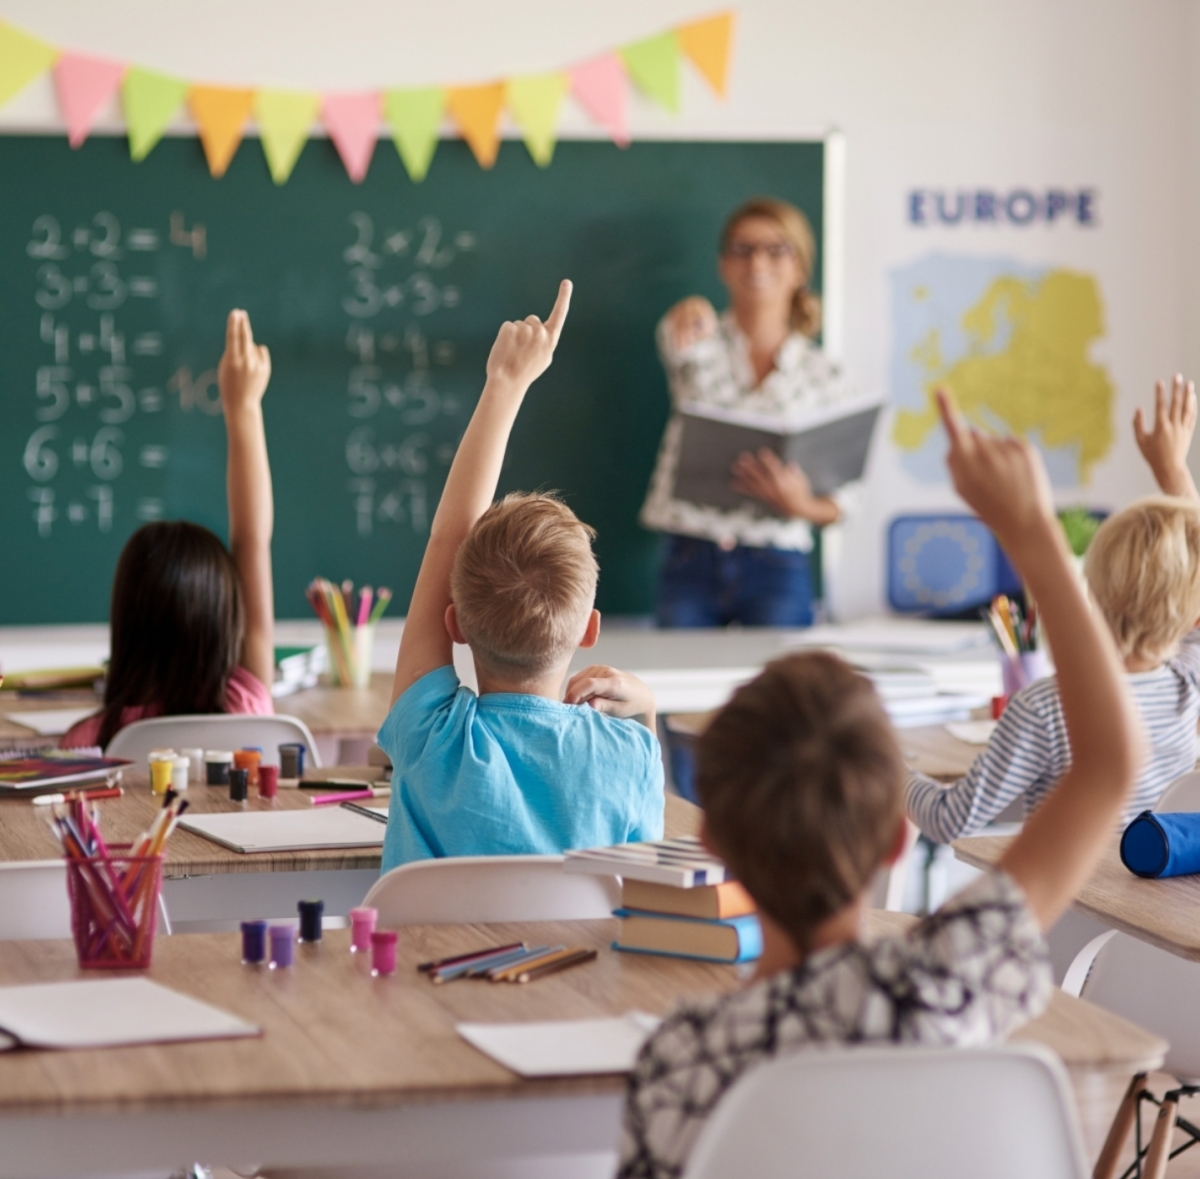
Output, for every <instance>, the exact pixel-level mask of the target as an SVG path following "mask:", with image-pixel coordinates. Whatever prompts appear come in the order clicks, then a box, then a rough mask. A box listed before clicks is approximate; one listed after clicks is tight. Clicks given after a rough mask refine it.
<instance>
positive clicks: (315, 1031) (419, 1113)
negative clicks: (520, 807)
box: [0, 914, 1165, 1179]
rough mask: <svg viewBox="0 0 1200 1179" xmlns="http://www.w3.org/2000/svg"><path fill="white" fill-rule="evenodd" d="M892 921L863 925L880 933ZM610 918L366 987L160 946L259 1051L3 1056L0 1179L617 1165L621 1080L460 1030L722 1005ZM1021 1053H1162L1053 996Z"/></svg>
mask: <svg viewBox="0 0 1200 1179" xmlns="http://www.w3.org/2000/svg"><path fill="white" fill-rule="evenodd" d="M894 918H895V915H891V916H890V917H883V918H882V919H880V918H879V917H878V915H876V914H871V916H870V924H871V925H872V926H874V927H875V928H876V929H879V928H891V925H885V926H882V927H881V926H878V925H877V924H876V923H877V921H879V920H882V921H883V922H889V921H892V920H894ZM615 928H616V922H615V921H586V922H585V921H579V922H545V923H537V924H520V925H517V924H514V925H493V926H463V925H440V926H411V927H408V928H406V929H404V930H402V931H401V937H400V952H399V969H398V972H397V973H396V975H394V976H393V977H390V978H378V979H372V978H371V977H370V976H369V964H368V963H367V962H365V961H363V960H362V959H363V958H364V957H365V956H364V955H355V956H351V955H350V954H349V953H347V944H348V935H347V933H346V932H345V931H331V932H327V933H326V935H325V939H324V941H323V942H321V943H320V944H319V945H313V946H305V945H301V946H300V947H298V950H297V954H296V965H295V966H294V967H292V968H290V969H288V970H282V971H280V970H277V971H269V970H265V969H260V968H247V967H243V966H242V965H241V964H240V961H239V958H240V949H239V944H240V943H239V939H238V937H237V936H236V935H232V934H204V935H190V936H181V937H173V938H160V939H159V941H158V943H157V945H156V946H155V950H154V963H153V966H152V967H151V969H150V971H149V972H148V974H149V977H150V978H151V979H152V980H154V981H155V982H158V983H161V984H163V985H165V986H168V987H172V988H174V989H176V990H178V991H181V992H183V993H185V994H192V995H196V996H199V997H203V999H204V1000H205V1001H206V1002H208V1003H211V1004H213V1005H215V1006H217V1007H219V1008H221V1009H222V1010H224V1011H226V1012H228V1013H230V1014H231V1015H233V1016H236V1017H240V1018H241V1019H244V1020H246V1021H247V1022H249V1023H252V1024H255V1025H258V1026H261V1027H262V1028H263V1029H264V1035H263V1036H262V1038H261V1039H255V1040H223V1041H212V1042H208V1043H188V1044H172V1045H160V1046H154V1047H143V1048H136V1049H132V1048H127V1049H96V1050H92V1051H88V1052H87V1053H79V1052H72V1051H62V1052H55V1053H45V1052H23V1053H19V1054H13V1055H8V1056H3V1055H0V1141H3V1143H4V1150H3V1152H0V1176H3V1177H4V1179H32V1177H34V1176H37V1177H39V1179H44V1177H46V1176H50V1175H62V1174H81V1175H82V1174H89V1173H90V1174H94V1175H99V1174H103V1173H109V1174H112V1173H120V1172H126V1171H137V1170H145V1171H150V1170H156V1169H157V1170H162V1171H163V1172H164V1173H166V1172H169V1171H171V1170H173V1169H175V1168H177V1167H179V1166H180V1165H181V1164H185V1163H187V1162H188V1161H190V1160H191V1159H193V1158H203V1159H205V1160H206V1161H208V1162H211V1163H218V1162H230V1163H235V1164H236V1163H237V1161H238V1160H249V1159H253V1160H255V1161H257V1162H259V1163H261V1164H263V1165H264V1166H267V1167H276V1168H282V1167H288V1166H297V1167H298V1166H309V1167H322V1166H324V1167H345V1168H352V1167H355V1166H359V1167H366V1166H389V1165H390V1166H394V1165H396V1161H397V1160H398V1159H401V1158H402V1159H403V1160H404V1165H405V1168H406V1171H411V1172H412V1173H422V1172H425V1171H429V1170H434V1169H436V1170H437V1171H438V1172H439V1173H445V1174H456V1173H474V1172H473V1171H472V1164H475V1165H479V1164H483V1163H490V1164H491V1165H492V1166H494V1167H495V1168H496V1169H500V1170H504V1169H506V1165H507V1167H511V1168H512V1171H513V1173H520V1169H521V1168H522V1166H524V1167H525V1168H526V1169H528V1168H529V1166H530V1164H533V1163H536V1162H541V1163H543V1164H545V1165H550V1164H551V1163H553V1165H556V1166H558V1167H559V1168H560V1169H561V1170H563V1171H564V1172H565V1171H569V1170H570V1169H571V1164H572V1162H573V1161H575V1160H580V1159H581V1158H583V1157H585V1156H590V1160H591V1161H592V1162H593V1163H595V1161H596V1160H597V1157H598V1156H603V1155H605V1154H608V1153H609V1152H612V1151H613V1150H614V1149H615V1146H616V1142H617V1134H618V1125H619V1119H620V1109H621V1100H622V1093H623V1087H624V1083H623V1079H622V1078H621V1077H620V1076H619V1075H612V1074H609V1075H605V1076H586V1077H574V1078H557V1079H545V1080H522V1079H520V1078H518V1077H517V1076H516V1075H515V1074H513V1073H511V1072H509V1071H508V1070H507V1069H505V1068H503V1067H502V1066H501V1065H499V1064H497V1063H495V1062H494V1061H492V1060H491V1059H490V1058H488V1057H487V1056H484V1055H483V1054H482V1053H480V1052H477V1051H476V1050H475V1049H473V1048H471V1047H470V1046H469V1045H468V1044H467V1043H466V1042H465V1041H463V1040H462V1039H461V1038H460V1037H459V1036H458V1035H457V1034H456V1031H455V1026H456V1024H458V1023H460V1022H465V1021H469V1022H488V1023H493V1022H509V1021H518V1020H519V1021H527V1020H533V1019H539V1020H545V1019H585V1018H586V1019H592V1018H599V1017H605V1016H612V1015H617V1014H621V1013H624V1012H626V1011H629V1010H642V1011H646V1012H649V1013H650V1014H654V1015H661V1014H663V1013H665V1012H666V1011H667V1010H668V1009H669V1008H670V1007H671V1006H672V1004H673V1003H674V1001H675V1000H676V999H677V998H679V997H686V996H697V995H702V994H707V993H712V992H714V991H727V990H730V989H732V988H733V987H734V986H736V985H737V975H736V973H735V971H734V970H733V969H732V968H729V967H723V966H715V965H710V964H706V963H698V962H688V961H682V960H679V959H671V958H655V957H645V956H642V955H632V954H617V953H614V952H612V951H610V950H609V949H608V944H609V942H610V941H611V940H612V937H613V933H614V931H615ZM530 939H538V940H539V941H551V942H564V943H566V944H569V945H582V946H588V947H591V948H594V949H596V950H598V951H599V956H598V958H597V959H596V960H595V961H593V962H590V963H588V964H587V965H584V966H580V967H577V968H575V969H573V970H566V971H563V972H561V973H558V974H555V975H552V976H550V977H548V978H544V979H541V980H539V981H537V982H536V983H530V984H528V985H526V986H521V985H508V984H495V985H492V984H488V983H483V982H462V983H450V984H446V985H444V986H440V987H438V986H434V985H432V984H431V983H429V982H428V981H427V980H426V979H425V978H423V977H422V976H420V975H418V974H417V972H416V965H417V963H419V962H421V961H426V960H429V959H436V958H443V957H447V956H450V955H452V954H455V953H461V952H463V951H465V950H470V949H475V948H477V947H479V946H481V945H488V944H503V943H506V942H509V941H515V940H530ZM78 974H79V972H78V969H77V967H76V964H75V952H74V949H73V947H72V945H71V944H70V943H69V942H12V943H7V944H6V945H5V947H4V953H3V955H0V985H14V984H20V983H32V982H48V981H53V980H57V979H72V978H76V977H78ZM1024 1036H1025V1037H1026V1038H1030V1039H1036V1040H1038V1041H1039V1042H1042V1043H1045V1044H1048V1045H1049V1046H1051V1047H1053V1048H1055V1050H1057V1051H1059V1052H1060V1054H1061V1055H1062V1056H1063V1058H1064V1061H1065V1062H1066V1064H1067V1065H1068V1067H1069V1068H1070V1069H1071V1071H1072V1076H1073V1077H1074V1078H1076V1080H1077V1082H1080V1083H1082V1082H1083V1081H1086V1080H1088V1079H1089V1078H1094V1077H1095V1076H1097V1075H1110V1074H1112V1075H1116V1076H1124V1077H1128V1075H1129V1074H1130V1073H1131V1072H1133V1071H1134V1070H1135V1069H1143V1068H1149V1067H1154V1066H1155V1065H1156V1064H1157V1063H1158V1062H1160V1061H1161V1058H1162V1055H1163V1052H1164V1051H1165V1045H1164V1044H1163V1042H1162V1041H1161V1040H1159V1039H1158V1038H1157V1037H1154V1036H1150V1035H1148V1034H1147V1033H1144V1032H1141V1031H1140V1030H1139V1029H1137V1028H1135V1027H1134V1026H1133V1025H1131V1024H1128V1023H1126V1022H1125V1021H1124V1020H1120V1019H1118V1018H1117V1017H1116V1016H1113V1015H1111V1014H1109V1013H1107V1012H1103V1011H1101V1010H1100V1009H1098V1008H1095V1007H1093V1006H1091V1005H1090V1004H1087V1003H1084V1002H1082V1001H1080V1000H1073V999H1070V998H1068V997H1066V996H1062V995H1056V996H1055V999H1054V1001H1053V1002H1052V1004H1051V1007H1050V1010H1049V1011H1048V1012H1047V1014H1046V1015H1044V1016H1043V1017H1042V1018H1041V1019H1040V1020H1038V1021H1036V1022H1035V1023H1034V1024H1031V1025H1030V1026H1029V1027H1028V1028H1026V1029H1025V1031H1024Z"/></svg>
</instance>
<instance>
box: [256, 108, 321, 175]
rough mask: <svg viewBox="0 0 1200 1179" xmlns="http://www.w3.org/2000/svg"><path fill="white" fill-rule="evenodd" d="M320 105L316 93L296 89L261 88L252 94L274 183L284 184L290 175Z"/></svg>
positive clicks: (263, 147) (260, 134)
mask: <svg viewBox="0 0 1200 1179" xmlns="http://www.w3.org/2000/svg"><path fill="white" fill-rule="evenodd" d="M320 106H321V100H320V98H319V97H318V96H317V95H315V94H302V93H300V92H298V91H295V90H260V91H259V92H258V93H257V94H256V95H255V96H254V118H255V120H256V121H257V122H258V134H259V137H260V138H261V139H262V149H263V155H265V156H266V157H267V167H268V168H269V169H270V171H271V179H272V180H274V181H275V183H276V184H283V183H284V182H285V181H286V180H287V178H288V177H289V176H290V175H291V174H292V169H293V168H294V167H295V166H296V161H297V160H298V159H299V158H300V152H301V151H302V150H303V148H304V145H305V144H306V143H307V142H308V132H309V129H310V128H311V127H312V125H313V120H314V119H315V118H316V117H317V111H318V110H319V109H320Z"/></svg>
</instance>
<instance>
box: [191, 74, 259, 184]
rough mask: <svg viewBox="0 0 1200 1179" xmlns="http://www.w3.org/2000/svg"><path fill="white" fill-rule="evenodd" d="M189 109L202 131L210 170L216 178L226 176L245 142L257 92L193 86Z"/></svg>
mask: <svg viewBox="0 0 1200 1179" xmlns="http://www.w3.org/2000/svg"><path fill="white" fill-rule="evenodd" d="M188 106H189V107H191V109H192V118H194V119H195V120H196V126H197V127H198V128H199V129H200V142H201V143H203V144H204V155H205V157H206V158H207V159H208V170H209V171H210V172H211V173H212V174H213V176H214V177H218V178H219V177H221V176H224V175H225V169H226V168H228V167H229V162H230V161H231V160H232V159H233V156H234V153H235V152H236V151H237V149H238V144H240V143H241V142H242V132H243V130H244V128H245V126H246V120H247V119H248V118H249V117H250V112H251V110H252V109H253V108H254V91H253V90H232V89H229V88H228V87H225V86H193V87H192V88H191V89H190V90H189V91H188Z"/></svg>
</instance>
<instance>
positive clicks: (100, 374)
mask: <svg viewBox="0 0 1200 1179" xmlns="http://www.w3.org/2000/svg"><path fill="white" fill-rule="evenodd" d="M0 177H3V183H2V184H0V260H2V263H0V265H2V269H0V276H2V277H0V422H2V423H3V429H2V430H0V531H2V534H3V537H4V549H5V555H4V561H3V570H4V572H3V576H0V625H14V624H24V623H55V622H95V621H102V620H104V619H105V618H106V617H107V614H108V594H109V586H110V582H111V578H112V571H113V567H114V565H115V562H116V558H117V555H118V553H119V551H120V548H121V546H122V544H123V543H124V541H125V539H126V538H127V537H128V536H129V534H130V533H131V532H132V531H133V530H134V529H135V528H137V527H138V526H139V525H140V524H141V523H142V522H143V521H145V520H151V519H157V518H186V519H190V520H195V521H197V522H198V523H201V524H204V525H207V526H208V527H210V528H212V529H214V530H215V531H216V532H218V533H219V534H221V535H222V536H225V535H226V533H227V529H226V517H225V492H224V469H225V437H224V427H223V425H222V421H221V416H220V406H219V402H218V400H217V390H216V364H217V360H218V359H219V357H220V353H221V349H222V346H223V340H224V320H225V315H226V313H227V312H228V310H229V309H230V308H231V307H235V306H240V307H245V308H246V309H247V310H248V311H249V312H250V315H251V318H252V321H253V324H254V328H255V333H256V336H257V337H258V339H259V340H260V341H262V342H265V343H266V344H268V345H269V346H270V348H271V353H272V360H273V369H274V375H273V377H272V380H271V386H270V389H269V390H268V393H267V398H266V402H265V416H266V424H267V436H268V444H269V447H270V454H271V466H272V474H273V478H274V487H275V505H276V526H275V539H274V562H275V586H276V612H277V614H278V616H279V617H282V618H289V617H305V616H307V614H308V608H307V605H306V603H305V601H304V597H303V589H304V586H305V585H306V584H307V582H308V581H309V580H310V579H311V578H312V577H313V576H315V575H322V576H326V577H329V578H332V579H333V580H335V581H341V580H342V579H344V578H352V579H354V580H355V581H356V582H359V583H370V584H373V585H377V586H378V585H390V586H392V587H393V588H394V590H395V592H396V595H397V605H396V607H395V608H394V609H395V610H396V611H398V612H402V611H403V610H404V609H405V608H406V605H407V601H408V597H409V595H410V593H411V590H412V584H413V581H414V579H415V577H416V571H417V568H418V566H419V563H420V558H421V554H422V552H423V549H424V543H425V538H426V536H427V534H428V524H429V520H430V518H431V516H432V513H433V510H434V508H435V507H436V504H437V499H438V496H439V494H440V491H441V487H442V484H443V482H444V479H445V473H446V470H447V467H448V465H449V461H450V459H451V457H452V455H453V452H454V447H455V444H456V442H457V440H458V438H459V437H460V435H461V433H462V431H463V429H464V428H465V425H466V422H467V420H468V418H469V415H470V412H471V409H472V407H473V405H474V403H475V400H476V398H477V397H478V393H479V390H480V388H481V385H482V380H483V370H484V362H485V359H486V357H487V352H488V349H489V347H490V345H491V342H492V339H493V338H494V336H495V332H496V329H497V327H498V325H499V323H500V321H501V320H503V319H508V318H515V317H521V316H525V315H528V314H530V313H535V314H538V315H542V316H544V315H545V314H546V313H547V312H548V311H549V309H550V306H551V303H552V301H553V298H554V294H555V290H556V287H557V283H558V280H559V279H560V278H562V277H569V278H572V279H573V280H574V281H575V297H574V302H573V304H572V309H571V318H570V320H569V322H568V324H567V328H566V331H565V333H564V335H563V338H562V341H561V344H560V346H559V349H558V354H557V356H556V358H555V361H554V365H553V367H552V368H551V370H550V371H549V372H548V373H547V374H546V375H545V376H544V377H542V378H541V380H539V381H538V383H537V385H535V386H534V388H533V390H532V391H531V393H530V396H529V398H528V399H527V401H526V405H525V409H524V410H523V412H522V416H521V418H520V420H519V421H518V424H517V427H516V431H515V433H514V436H513V441H512V445H511V448H510V451H509V456H508V459H507V462H506V464H505V468H504V474H503V480H502V487H501V490H502V491H503V490H511V489H514V488H525V489H529V488H556V489H558V490H559V491H561V492H562V494H563V495H564V496H565V497H566V499H567V501H568V502H569V503H570V504H571V506H572V507H573V508H574V509H575V511H576V512H578V514H579V515H580V516H581V517H582V518H583V519H584V520H586V521H588V522H589V523H590V524H592V525H593V526H594V527H595V528H596V529H597V532H598V539H597V542H596V547H597V553H598V556H599V559H600V566H601V579H600V591H599V603H598V604H599V606H600V608H601V609H602V610H605V611H608V612H610V613H616V614H639V613H648V612H649V611H650V610H651V609H652V604H653V594H654V570H655V565H656V560H657V544H658V542H657V538H656V537H655V536H654V535H653V534H651V533H648V532H646V531H644V530H643V529H641V528H640V527H639V525H638V523H637V512H638V508H639V507H640V505H641V501H642V498H643V496H644V494H645V489H646V484H647V481H648V479H649V475H650V472H651V469H652V467H653V462H654V456H655V453H656V449H657V446H658V441H659V437H660V434H661V431H662V428H663V425H664V423H665V420H666V415H667V405H668V403H667V393H666V382H665V380H664V377H663V373H662V369H661V367H660V365H659V363H658V359H657V356H656V354H655V348H654V339H653V336H654V327H655V324H656V322H657V320H658V318H659V317H660V316H661V315H662V313H663V312H664V311H665V310H666V309H667V307H669V306H670V305H671V303H673V302H674V301H675V300H677V299H679V298H681V297H683V296H684V295H687V294H693V293H701V294H705V295H707V296H708V297H710V298H712V299H713V300H714V302H716V303H717V305H718V306H720V305H721V296H722V294H723V292H722V290H721V287H720V284H719V281H718V279H717V275H716V265H715V261H716V240H717V235H718V233H719V230H720V226H721V224H722V222H723V220H724V218H725V216H726V215H727V213H728V212H729V211H730V210H731V209H732V208H733V207H734V206H736V205H737V204H738V203H739V202H741V201H743V200H745V199H747V198H748V197H751V196H754V195H760V194H770V195H774V196H780V197H784V198H786V199H788V200H791V201H793V202H795V203H796V204H798V205H799V206H800V207H801V208H802V209H804V211H805V212H806V213H807V214H808V216H809V218H810V219H811V220H812V222H813V228H814V230H815V232H816V235H817V240H818V241H820V240H821V233H822V207H821V201H822V184H823V145H822V144H821V143H820V142H799V143H797V142H789V143H781V142H754V143H731V142H661V141H659V142H643V143H636V144H634V145H632V146H631V147H629V148H626V149H624V150H622V149H619V148H617V147H615V146H614V145H612V144H609V143H604V142H597V141H570V142H562V143H560V144H559V145H558V149H557V151H556V153H555V156H554V161H553V163H552V164H551V165H550V167H548V168H546V169H539V168H537V167H536V166H535V165H534V164H533V163H532V161H531V160H530V159H529V157H528V154H527V153H526V151H525V149H524V148H523V147H522V146H521V145H520V144H519V143H515V142H506V143H505V144H504V146H503V148H502V150H501V152H500V156H499V160H498V161H497V163H496V166H495V167H494V168H493V169H492V170H491V171H487V172H485V171H483V170H481V169H480V168H479V166H478V165H477V164H476V163H475V161H474V159H473V158H472V157H471V155H470V153H469V151H468V149H467V147H466V146H465V144H463V143H462V142H461V141H457V140H451V141H446V142H443V143H442V144H441V145H440V146H439V148H438V151H437V155H436V156H435V159H434V163H433V167H432V169H431V171H430V173H429V175H428V177H427V178H426V180H425V181H424V182H423V183H421V184H413V183H412V182H411V181H409V180H408V178H407V177H406V175H405V174H404V171H403V168H402V166H401V163H400V160H399V157H398V156H397V153H396V152H395V150H394V149H393V148H392V147H391V146H390V144H387V143H381V144H380V145H379V146H378V148H377V151H376V155H375V159H374V162H373V164H372V166H371V170H370V174H369V176H368V177H367V179H366V181H365V182H364V183H362V184H359V185H355V184H352V183H351V182H350V181H349V180H348V179H347V177H346V174H345V171H344V169H343V168H342V166H341V164H340V162H339V161H338V159H337V157H336V155H335V153H334V150H333V148H332V147H331V146H330V144H329V143H328V142H327V141H325V140H313V141H312V142H310V143H309V144H308V145H307V147H306V148H305V150H304V152H303V154H302V155H301V157H300V161H299V163H298V165H297V167H296V170H295V172H294V173H293V174H292V177H291V179H290V180H289V181H288V182H287V184H285V185H282V186H278V187H277V186H276V185H275V184H274V183H272V181H271V179H270V176H269V174H268V172H267V169H266V165H265V163H264V161H263V157H262V153H261V151H260V150H259V145H258V143H257V142H256V141H253V140H250V141H247V142H246V143H245V144H243V146H242V148H241V150H240V151H239V152H238V155H237V156H236V158H235V159H234V161H233V164H232V166H231V167H230V169H229V171H228V172H227V173H226V175H225V176H224V177H223V178H222V179H220V180H214V179H212V178H211V177H210V176H209V174H208V170H207V168H206V167H205V163H204V159H203V156H202V153H201V149H200V145H199V143H198V142H197V141H196V140H193V139H167V140H164V141H163V142H162V143H160V144H159V145H158V146H157V147H156V148H155V149H154V151H153V153H152V154H151V155H150V156H149V158H148V159H146V160H145V161H144V162H142V163H139V164H134V163H132V162H131V161H130V160H129V156H128V148H127V146H126V143H125V141H124V140H123V139H115V138H103V137H93V138H92V139H90V140H89V141H88V142H87V143H86V144H84V146H83V147H82V148H80V149H79V150H72V149H71V148H70V147H68V145H67V142H66V140H65V139H63V138H60V137H43V136H12V137H6V138H0ZM820 285H821V283H820V271H819V269H818V273H817V274H816V275H815V276H814V287H815V288H816V289H818V290H819V289H820Z"/></svg>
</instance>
